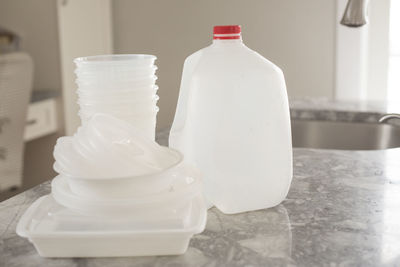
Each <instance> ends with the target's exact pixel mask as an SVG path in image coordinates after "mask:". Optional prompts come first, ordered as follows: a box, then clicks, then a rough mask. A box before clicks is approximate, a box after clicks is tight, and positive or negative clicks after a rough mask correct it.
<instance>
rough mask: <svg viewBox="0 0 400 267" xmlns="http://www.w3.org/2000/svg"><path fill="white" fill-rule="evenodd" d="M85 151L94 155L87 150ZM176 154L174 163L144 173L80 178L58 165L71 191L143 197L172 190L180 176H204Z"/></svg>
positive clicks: (85, 194)
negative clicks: (152, 171)
mask: <svg viewBox="0 0 400 267" xmlns="http://www.w3.org/2000/svg"><path fill="white" fill-rule="evenodd" d="M83 149H84V148H83ZM86 151H89V150H86ZM83 153H85V154H83ZM83 153H82V155H86V156H88V157H89V156H90V154H89V153H87V152H83ZM175 153H176V154H175V156H176V157H177V158H176V160H175V163H174V164H173V165H172V166H169V167H166V168H165V169H163V170H162V171H156V172H154V173H150V174H145V175H140V176H126V177H119V176H115V177H77V176H73V175H68V174H66V173H65V172H66V170H63V169H61V167H59V166H58V165H57V163H56V164H55V166H54V168H55V170H56V171H57V172H58V173H62V174H61V175H60V176H61V177H65V178H66V180H67V182H68V185H69V187H70V188H71V191H72V192H73V193H74V194H76V195H78V196H82V197H85V198H92V199H98V198H127V197H141V196H144V195H150V194H156V193H159V192H163V191H166V190H170V189H171V188H172V187H171V185H172V184H173V182H174V181H175V180H176V179H192V178H196V179H200V174H199V173H198V172H197V171H196V170H195V169H194V168H192V167H189V166H187V165H185V164H183V163H182V159H183V157H182V155H181V154H180V153H179V152H178V151H175ZM99 164H101V163H100V162H99Z"/></svg>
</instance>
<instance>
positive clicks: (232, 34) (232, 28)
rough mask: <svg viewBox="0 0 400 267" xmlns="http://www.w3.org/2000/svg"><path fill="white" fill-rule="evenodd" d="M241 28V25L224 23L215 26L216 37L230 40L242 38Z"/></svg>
mask: <svg viewBox="0 0 400 267" xmlns="http://www.w3.org/2000/svg"><path fill="white" fill-rule="evenodd" d="M240 33H241V28H240V25H223V26H214V39H219V40H228V39H240V38H241V36H240Z"/></svg>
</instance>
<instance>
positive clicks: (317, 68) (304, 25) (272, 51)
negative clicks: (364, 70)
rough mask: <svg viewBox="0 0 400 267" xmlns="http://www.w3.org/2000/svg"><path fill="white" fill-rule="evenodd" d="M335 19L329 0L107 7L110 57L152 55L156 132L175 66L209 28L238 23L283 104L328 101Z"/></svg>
mask: <svg viewBox="0 0 400 267" xmlns="http://www.w3.org/2000/svg"><path fill="white" fill-rule="evenodd" d="M335 12H336V10H335V1H332V0H302V1H293V0H268V1H267V0H253V1H242V0H219V1H213V0H202V1H183V0H169V1H158V0H146V1H145V0H134V1H133V0H114V1H113V24H114V25H113V27H114V28H113V30H114V49H115V50H114V51H115V53H149V54H155V55H157V57H158V60H157V62H156V64H157V65H158V66H159V70H158V72H157V75H158V77H159V79H158V85H159V86H160V90H159V95H160V101H159V106H160V113H159V115H158V128H164V127H166V126H168V125H169V124H170V123H171V122H172V120H173V115H174V112H175V105H176V100H177V97H178V91H179V84H180V77H181V72H182V66H183V62H184V60H185V58H186V57H187V56H188V55H190V54H191V53H193V52H195V51H196V50H198V49H200V48H202V47H205V46H207V45H208V44H210V43H211V39H212V26H213V25H224V24H241V25H242V31H243V39H244V42H245V43H246V44H247V45H248V46H249V47H250V48H252V49H254V50H256V51H258V52H259V53H261V54H262V55H264V56H265V57H267V58H268V59H270V60H271V61H273V62H274V63H276V64H277V65H278V66H280V67H281V68H282V69H283V71H284V73H285V76H286V82H287V87H288V93H289V97H291V98H295V97H303V96H313V97H332V96H333V90H334V53H335V52H334V49H335V47H334V45H335Z"/></svg>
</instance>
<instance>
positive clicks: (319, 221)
mask: <svg viewBox="0 0 400 267" xmlns="http://www.w3.org/2000/svg"><path fill="white" fill-rule="evenodd" d="M300 109H301V108H299V110H300ZM293 110H295V109H293ZM384 112H386V111H382V113H384ZM378 113H379V112H378ZM316 116H318V115H316ZM165 137H166V134H165V133H161V134H160V135H159V141H160V143H164V144H165V142H166V138H165ZM399 159H400V149H388V150H375V151H340V150H317V149H299V148H295V149H294V162H293V164H294V177H293V182H292V185H291V188H290V191H289V194H288V197H287V199H286V200H285V201H284V202H283V203H282V204H280V205H278V206H277V207H274V208H270V209H266V210H260V211H254V212H247V213H243V214H238V215H224V214H222V213H221V212H219V211H218V210H217V209H215V208H212V209H210V210H209V212H208V221H207V227H206V230H205V231H204V232H203V233H201V234H198V235H196V236H194V237H193V239H192V240H191V242H190V246H189V249H188V251H187V252H186V254H184V255H181V256H160V257H136V258H92V259H84V258H82V259H45V258H41V257H40V256H39V255H38V254H37V253H36V251H35V249H34V247H33V245H32V244H31V243H29V241H28V240H26V239H24V238H21V237H19V236H18V235H17V234H16V233H15V228H16V224H17V222H18V220H19V218H20V216H21V215H22V214H23V213H24V211H25V210H26V209H27V208H28V207H29V205H30V204H31V203H32V202H33V201H34V200H36V199H37V198H38V197H40V196H42V195H45V194H48V193H50V184H49V182H46V183H44V184H41V185H39V186H37V187H35V188H33V189H30V190H28V191H26V192H24V193H21V194H19V195H17V196H15V197H13V198H11V199H9V200H6V201H4V202H1V203H0V266H57V267H58V266H60V267H61V266H80V267H83V266H216V267H219V266H378V265H384V266H400V164H399V162H400V160H399Z"/></svg>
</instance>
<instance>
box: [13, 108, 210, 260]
mask: <svg viewBox="0 0 400 267" xmlns="http://www.w3.org/2000/svg"><path fill="white" fill-rule="evenodd" d="M54 157H55V159H56V162H55V164H54V169H55V170H56V171H57V172H58V173H59V175H58V176H57V177H56V178H55V179H53V181H52V184H51V185H52V194H51V195H49V196H46V197H45V198H42V199H39V200H37V201H36V202H35V203H34V204H33V205H32V206H31V207H30V208H29V209H28V211H27V212H26V213H25V214H24V216H23V217H22V218H21V220H20V222H19V224H18V227H17V233H18V234H19V235H21V236H24V237H27V238H29V239H30V240H31V241H32V242H33V243H34V245H35V246H36V248H37V250H38V252H39V254H40V255H42V256H44V257H89V256H90V257H94V256H96V257H102V256H136V255H172V254H182V253H184V252H185V251H186V249H187V247H188V244H189V240H190V238H191V237H192V236H193V235H194V234H196V233H200V232H202V231H203V230H204V227H205V223H206V207H205V204H204V200H203V197H202V192H201V181H200V174H199V172H198V171H197V170H196V169H195V168H193V167H191V166H189V165H187V164H185V163H184V162H183V156H182V154H181V153H180V152H178V151H176V150H173V149H170V148H167V147H162V146H160V145H158V144H157V143H156V142H155V141H153V140H149V139H148V138H147V137H146V136H144V135H143V133H142V132H141V131H140V130H138V129H136V128H135V127H134V125H132V124H130V123H127V122H126V121H124V120H120V119H117V118H115V117H112V116H110V115H106V114H96V115H94V116H92V117H91V118H90V119H88V121H87V123H86V124H84V125H82V126H81V127H80V128H79V129H78V131H77V132H76V133H75V135H74V136H69V137H62V138H60V139H59V140H58V141H57V144H56V146H55V149H54Z"/></svg>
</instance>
